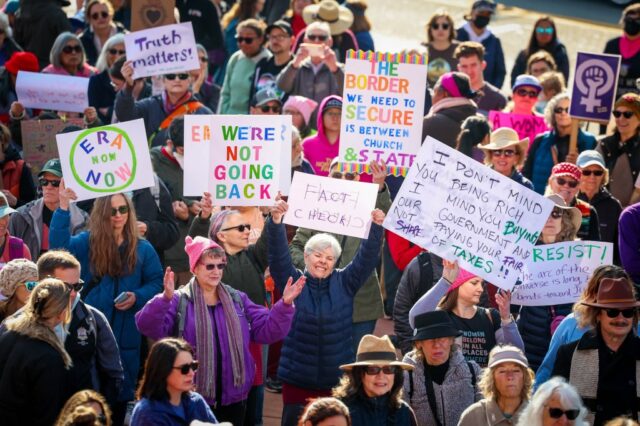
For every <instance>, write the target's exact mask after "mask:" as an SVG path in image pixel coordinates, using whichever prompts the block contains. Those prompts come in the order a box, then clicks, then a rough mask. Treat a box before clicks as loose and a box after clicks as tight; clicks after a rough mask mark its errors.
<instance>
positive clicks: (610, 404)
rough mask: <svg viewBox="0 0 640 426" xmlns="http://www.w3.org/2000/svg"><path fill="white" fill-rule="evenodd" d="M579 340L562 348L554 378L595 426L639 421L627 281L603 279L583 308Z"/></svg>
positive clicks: (638, 364) (637, 343)
mask: <svg viewBox="0 0 640 426" xmlns="http://www.w3.org/2000/svg"><path fill="white" fill-rule="evenodd" d="M582 305H585V306H582V307H581V308H582V311H581V315H580V317H579V318H580V319H579V321H580V324H579V325H580V326H581V327H589V328H590V329H591V330H590V331H588V332H587V333H585V334H584V335H583V336H582V338H580V340H578V341H575V342H572V343H569V344H566V345H563V346H561V347H560V349H559V350H558V356H557V358H556V363H555V365H554V368H553V375H554V376H556V375H559V376H562V377H564V378H566V379H567V380H568V381H569V382H570V383H571V384H572V385H573V386H575V388H576V390H577V391H578V393H579V394H580V397H581V398H582V401H583V402H584V404H585V406H586V407H587V409H588V410H589V415H588V418H587V420H588V421H589V423H590V424H594V425H596V426H598V425H603V424H605V423H607V421H608V420H611V419H613V418H616V417H618V416H625V417H630V418H632V419H633V420H638V410H639V408H640V406H639V405H638V398H640V383H638V382H637V377H638V369H639V368H640V337H638V336H636V334H635V331H634V330H635V328H636V327H637V325H638V307H639V306H640V302H638V301H636V298H635V296H634V291H633V284H632V283H631V281H629V280H628V279H627V278H603V279H602V280H601V281H600V287H599V288H598V295H597V297H596V300H595V301H594V302H582Z"/></svg>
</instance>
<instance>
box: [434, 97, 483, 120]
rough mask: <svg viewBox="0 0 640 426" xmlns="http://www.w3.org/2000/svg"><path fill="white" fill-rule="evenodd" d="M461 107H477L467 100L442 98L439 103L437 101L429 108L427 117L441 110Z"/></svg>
mask: <svg viewBox="0 0 640 426" xmlns="http://www.w3.org/2000/svg"><path fill="white" fill-rule="evenodd" d="M462 105H473V106H477V105H476V103H475V102H473V101H472V100H471V99H467V98H444V99H442V100H441V101H438V103H436V104H435V105H433V106H432V107H431V109H430V110H429V114H428V116H429V117H431V116H432V115H434V114H435V113H437V112H440V111H442V110H443V109H447V108H453V107H457V106H462Z"/></svg>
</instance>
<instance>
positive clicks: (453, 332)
mask: <svg viewBox="0 0 640 426" xmlns="http://www.w3.org/2000/svg"><path fill="white" fill-rule="evenodd" d="M414 325H415V327H414V329H413V337H412V338H411V340H412V341H414V342H415V341H417V340H429V339H439V338H441V337H458V336H460V335H462V332H461V331H460V330H458V329H457V328H455V326H454V325H453V321H451V318H450V317H449V314H448V313H447V312H445V311H432V312H425V313H423V314H420V315H418V316H416V317H415V320H414Z"/></svg>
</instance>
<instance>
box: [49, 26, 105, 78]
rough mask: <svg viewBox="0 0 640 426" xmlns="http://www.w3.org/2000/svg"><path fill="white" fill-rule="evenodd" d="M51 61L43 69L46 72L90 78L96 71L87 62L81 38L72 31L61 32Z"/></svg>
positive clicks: (52, 51) (54, 45) (50, 58)
mask: <svg viewBox="0 0 640 426" xmlns="http://www.w3.org/2000/svg"><path fill="white" fill-rule="evenodd" d="M49 62H51V63H50V64H49V65H47V66H46V67H45V68H44V69H43V70H42V72H43V73H44V74H58V75H71V76H74V77H86V78H89V77H91V76H92V75H93V74H95V73H96V69H95V68H94V67H93V66H91V65H90V64H88V63H87V58H86V55H85V52H84V47H82V42H81V41H80V38H78V36H77V35H75V34H72V33H70V32H64V33H61V34H60V35H58V37H57V38H56V41H54V42H53V46H52V47H51V52H50V53H49Z"/></svg>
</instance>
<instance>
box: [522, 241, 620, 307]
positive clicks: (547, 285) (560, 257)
mask: <svg viewBox="0 0 640 426" xmlns="http://www.w3.org/2000/svg"><path fill="white" fill-rule="evenodd" d="M612 263H613V244H611V243H602V242H598V241H566V242H563V243H555V244H545V245H541V246H536V247H534V248H533V250H532V256H531V257H529V258H528V259H527V262H525V265H524V267H523V270H522V275H521V277H520V281H519V283H518V285H516V286H515V288H514V289H513V294H512V296H511V303H515V304H517V305H524V306H549V305H559V304H562V303H574V302H576V301H577V300H578V299H579V298H580V295H581V294H582V291H583V290H584V288H585V286H586V285H587V281H588V280H589V277H590V276H591V274H592V273H593V271H594V270H595V269H596V268H597V267H598V266H601V265H611V264H612Z"/></svg>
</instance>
